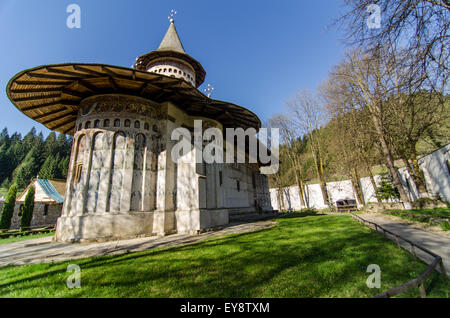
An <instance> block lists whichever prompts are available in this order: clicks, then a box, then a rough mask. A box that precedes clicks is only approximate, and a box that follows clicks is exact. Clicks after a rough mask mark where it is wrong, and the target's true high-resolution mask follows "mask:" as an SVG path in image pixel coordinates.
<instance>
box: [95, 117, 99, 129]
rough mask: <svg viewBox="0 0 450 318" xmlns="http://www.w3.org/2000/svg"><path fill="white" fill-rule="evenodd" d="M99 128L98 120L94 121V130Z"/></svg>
mask: <svg viewBox="0 0 450 318" xmlns="http://www.w3.org/2000/svg"><path fill="white" fill-rule="evenodd" d="M99 127H100V120H98V119H97V120H96V121H94V128H99Z"/></svg>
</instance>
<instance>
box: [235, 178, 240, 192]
mask: <svg viewBox="0 0 450 318" xmlns="http://www.w3.org/2000/svg"><path fill="white" fill-rule="evenodd" d="M236 186H237V190H238V192H241V183H240V182H239V180H236Z"/></svg>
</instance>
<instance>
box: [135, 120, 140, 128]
mask: <svg viewBox="0 0 450 318" xmlns="http://www.w3.org/2000/svg"><path fill="white" fill-rule="evenodd" d="M134 128H138V129H139V128H141V123H140V122H139V120H136V121H135V122H134Z"/></svg>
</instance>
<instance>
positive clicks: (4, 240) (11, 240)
mask: <svg viewBox="0 0 450 318" xmlns="http://www.w3.org/2000/svg"><path fill="white" fill-rule="evenodd" d="M53 235H55V233H54V232H50V233H43V234H33V235H25V236H17V237H11V238H2V239H0V245H1V244H8V243H14V242H20V241H25V240H31V239H35V238H41V237H47V236H53Z"/></svg>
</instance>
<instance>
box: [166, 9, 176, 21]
mask: <svg viewBox="0 0 450 318" xmlns="http://www.w3.org/2000/svg"><path fill="white" fill-rule="evenodd" d="M175 14H177V12H176V11H175V10H173V9H172V10H171V11H170V15H169V16H168V17H167V18H168V19H169V21H170V23H172V24H173V22H174V19H173V17H174V16H175Z"/></svg>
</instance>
